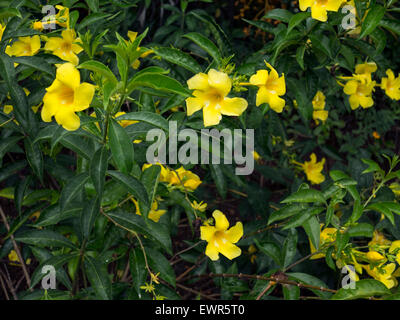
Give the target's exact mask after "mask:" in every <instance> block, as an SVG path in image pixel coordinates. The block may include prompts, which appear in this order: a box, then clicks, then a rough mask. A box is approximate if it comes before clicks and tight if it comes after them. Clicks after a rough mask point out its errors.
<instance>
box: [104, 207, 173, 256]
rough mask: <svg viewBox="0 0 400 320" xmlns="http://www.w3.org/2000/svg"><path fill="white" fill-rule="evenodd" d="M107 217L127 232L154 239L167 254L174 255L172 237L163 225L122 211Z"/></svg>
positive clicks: (109, 213) (109, 214)
mask: <svg viewBox="0 0 400 320" xmlns="http://www.w3.org/2000/svg"><path fill="white" fill-rule="evenodd" d="M107 215H108V216H109V217H110V218H111V219H112V220H113V221H115V222H116V223H118V224H119V225H121V226H123V227H124V228H125V230H127V231H130V232H133V233H134V232H136V233H138V234H142V235H145V236H146V237H151V238H153V239H154V240H155V241H157V243H158V244H159V245H161V247H163V248H164V249H165V250H166V251H167V253H169V254H172V244H171V237H170V235H169V232H168V230H167V228H166V227H165V226H163V225H162V224H160V223H157V222H153V221H151V220H148V219H147V220H144V219H143V217H141V216H139V215H137V214H134V213H132V212H124V211H121V210H117V211H112V212H108V213H107Z"/></svg>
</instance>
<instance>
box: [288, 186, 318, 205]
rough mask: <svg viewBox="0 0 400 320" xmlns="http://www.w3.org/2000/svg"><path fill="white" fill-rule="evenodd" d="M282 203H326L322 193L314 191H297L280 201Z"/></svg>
mask: <svg viewBox="0 0 400 320" xmlns="http://www.w3.org/2000/svg"><path fill="white" fill-rule="evenodd" d="M281 202H282V203H290V202H315V203H326V201H325V198H324V196H323V195H322V193H321V192H320V191H318V190H315V189H306V190H299V191H297V192H295V193H293V194H291V195H290V196H289V197H287V198H286V199H284V200H283V201H281Z"/></svg>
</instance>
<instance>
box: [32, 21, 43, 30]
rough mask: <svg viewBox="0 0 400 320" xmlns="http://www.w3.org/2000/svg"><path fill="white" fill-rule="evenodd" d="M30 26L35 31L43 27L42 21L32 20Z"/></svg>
mask: <svg viewBox="0 0 400 320" xmlns="http://www.w3.org/2000/svg"><path fill="white" fill-rule="evenodd" d="M31 28H32V29H34V30H37V31H42V30H43V29H44V27H43V23H42V21H34V22H33V23H32V26H31Z"/></svg>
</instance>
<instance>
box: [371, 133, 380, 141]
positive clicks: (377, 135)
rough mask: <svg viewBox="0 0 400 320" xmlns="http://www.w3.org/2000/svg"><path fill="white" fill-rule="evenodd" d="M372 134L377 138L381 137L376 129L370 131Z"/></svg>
mask: <svg viewBox="0 0 400 320" xmlns="http://www.w3.org/2000/svg"><path fill="white" fill-rule="evenodd" d="M372 136H373V137H374V138H375V139H377V140H378V139H380V138H381V136H380V134H379V133H378V132H376V131H374V132H372Z"/></svg>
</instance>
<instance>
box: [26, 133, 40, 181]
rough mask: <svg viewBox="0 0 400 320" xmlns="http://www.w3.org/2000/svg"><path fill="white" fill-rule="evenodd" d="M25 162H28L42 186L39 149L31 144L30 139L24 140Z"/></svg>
mask: <svg viewBox="0 0 400 320" xmlns="http://www.w3.org/2000/svg"><path fill="white" fill-rule="evenodd" d="M24 146H25V152H26V160H28V163H29V165H30V166H31V168H32V170H33V172H34V173H35V175H36V176H37V177H38V178H39V180H40V181H41V182H42V184H43V155H42V151H41V148H40V147H39V145H37V144H33V143H32V140H31V138H30V137H26V138H25V140H24Z"/></svg>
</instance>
